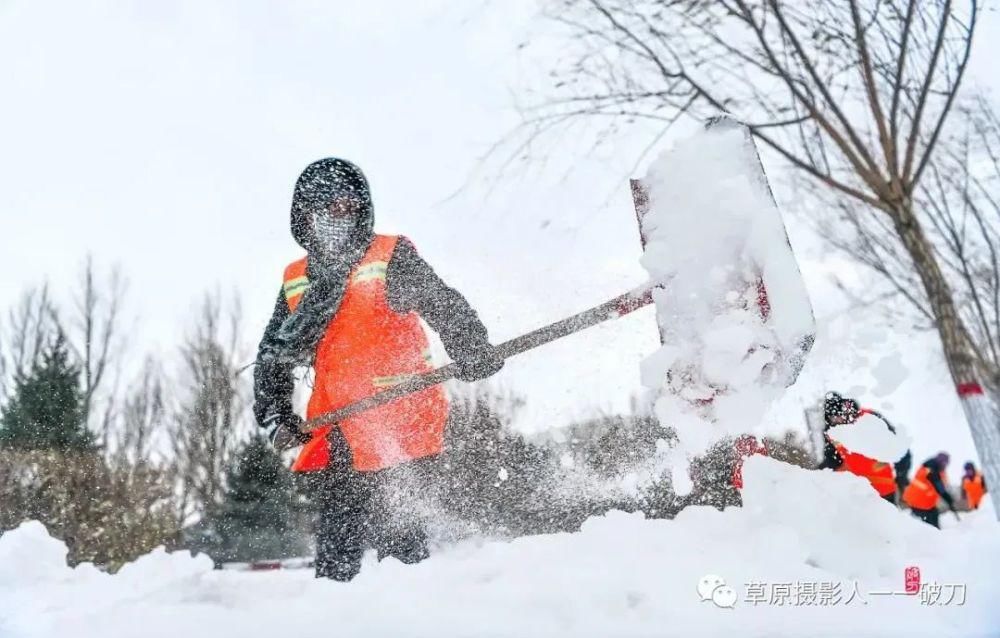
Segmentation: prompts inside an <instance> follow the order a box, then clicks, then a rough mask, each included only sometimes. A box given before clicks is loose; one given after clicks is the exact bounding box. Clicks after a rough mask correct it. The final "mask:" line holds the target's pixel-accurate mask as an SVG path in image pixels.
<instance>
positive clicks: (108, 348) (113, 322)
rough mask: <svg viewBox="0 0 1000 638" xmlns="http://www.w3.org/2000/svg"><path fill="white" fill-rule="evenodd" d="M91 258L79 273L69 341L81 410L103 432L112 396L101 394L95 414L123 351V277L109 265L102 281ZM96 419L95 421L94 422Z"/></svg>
mask: <svg viewBox="0 0 1000 638" xmlns="http://www.w3.org/2000/svg"><path fill="white" fill-rule="evenodd" d="M95 271H96V269H95V267H94V260H93V258H92V257H90V256H88V257H87V261H86V263H85V264H84V267H83V271H82V272H81V274H80V282H79V289H78V291H77V294H76V295H75V298H74V300H73V301H74V303H73V305H74V311H75V313H74V315H73V317H72V325H73V328H75V329H76V332H75V333H73V332H71V333H70V340H71V341H70V342H71V345H72V347H73V352H74V355H75V356H76V358H77V360H78V361H79V362H80V367H81V370H82V375H81V381H82V383H83V400H84V405H83V407H84V413H85V414H86V415H87V423H88V424H89V425H90V426H91V427H92V428H94V429H96V430H98V431H100V432H102V433H107V431H108V429H109V427H110V425H111V419H112V416H113V411H114V408H115V401H114V398H113V397H110V396H108V397H103V398H104V399H105V400H104V401H103V403H104V405H103V406H100V408H101V410H100V415H98V414H96V412H97V410H98V407H99V403H101V401H100V399H101V397H100V394H101V392H102V391H103V390H105V389H106V387H105V386H106V385H107V383H108V381H109V379H108V375H109V374H110V373H111V372H112V370H113V368H114V366H115V365H116V363H118V362H119V359H120V356H121V354H122V352H123V347H124V343H123V330H122V325H121V308H122V301H123V299H124V296H125V288H126V285H125V280H124V278H123V277H122V275H121V271H120V270H119V269H118V268H112V269H111V272H110V274H109V275H108V277H107V279H106V281H105V282H103V283H102V282H101V281H99V279H98V277H97V275H96V272H95ZM96 420H99V422H95V421H96Z"/></svg>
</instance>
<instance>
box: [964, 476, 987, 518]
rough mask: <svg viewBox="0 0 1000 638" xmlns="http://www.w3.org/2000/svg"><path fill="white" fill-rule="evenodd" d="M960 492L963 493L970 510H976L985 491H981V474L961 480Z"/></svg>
mask: <svg viewBox="0 0 1000 638" xmlns="http://www.w3.org/2000/svg"><path fill="white" fill-rule="evenodd" d="M962 491H963V492H965V500H966V501H968V502H969V508H970V509H978V508H979V502H980V501H982V500H983V494H985V493H986V490H985V489H983V475H982V473H981V472H976V475H975V476H973V477H972V478H971V479H970V478H963V479H962Z"/></svg>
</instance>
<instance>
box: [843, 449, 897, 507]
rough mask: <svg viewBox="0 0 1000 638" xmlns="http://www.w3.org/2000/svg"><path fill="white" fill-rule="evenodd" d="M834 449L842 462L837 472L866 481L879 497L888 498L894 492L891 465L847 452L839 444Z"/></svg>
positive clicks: (893, 477) (894, 475)
mask: <svg viewBox="0 0 1000 638" xmlns="http://www.w3.org/2000/svg"><path fill="white" fill-rule="evenodd" d="M835 447H836V448H837V453H838V454H840V458H842V459H843V460H844V462H843V464H842V465H841V466H840V467H838V468H837V471H838V472H850V473H852V474H857V475H858V476H860V477H862V478H866V479H868V482H869V483H871V484H872V487H874V488H875V491H876V492H878V493H879V496H888V495H889V494H892V493H893V492H895V491H896V473H895V472H894V471H893V469H892V466H891V465H889V464H888V463H883V462H881V461H876V460H875V459H872V458H868V457H867V456H865V455H863V454H858V453H857V452H849V451H848V450H847V448H845V447H844V446H843V445H841V444H839V443H837V444H836V446H835Z"/></svg>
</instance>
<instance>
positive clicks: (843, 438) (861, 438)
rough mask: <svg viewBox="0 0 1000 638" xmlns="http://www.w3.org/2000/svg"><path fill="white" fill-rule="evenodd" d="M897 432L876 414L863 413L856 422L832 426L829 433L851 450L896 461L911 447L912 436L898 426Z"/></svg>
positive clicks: (886, 460)
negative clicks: (892, 430) (891, 429)
mask: <svg viewBox="0 0 1000 638" xmlns="http://www.w3.org/2000/svg"><path fill="white" fill-rule="evenodd" d="M896 432H897V433H896V434H893V433H892V432H891V431H890V430H889V428H887V427H886V425H885V421H883V420H882V419H880V418H878V417H877V416H875V415H874V414H863V415H861V417H860V418H859V419H858V420H857V421H855V422H854V423H845V424H843V425H838V426H836V427H832V428H830V430H829V431H828V432H827V434H828V435H829V436H830V438H831V439H833V440H834V441H837V442H838V443H840V444H841V445H843V446H844V447H846V448H847V449H848V450H850V451H851V452H857V453H858V454H863V455H865V456H867V457H868V458H870V459H875V460H876V461H882V462H884V463H895V462H896V461H898V460H899V459H901V458H903V455H904V454H906V452H907V450H909V449H910V443H911V441H910V437H908V436H906V435H905V434H904V433H903V431H902V430H901V429H900V427H899V426H897V429H896Z"/></svg>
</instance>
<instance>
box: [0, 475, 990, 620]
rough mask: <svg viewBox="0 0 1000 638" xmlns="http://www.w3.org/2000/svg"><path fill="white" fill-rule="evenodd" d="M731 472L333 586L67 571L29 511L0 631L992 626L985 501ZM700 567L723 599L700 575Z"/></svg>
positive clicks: (193, 563)
mask: <svg viewBox="0 0 1000 638" xmlns="http://www.w3.org/2000/svg"><path fill="white" fill-rule="evenodd" d="M744 478H745V487H744V494H743V498H744V503H745V504H744V507H742V508H729V509H727V510H726V511H724V512H719V511H717V510H715V509H712V508H709V507H691V508H688V509H686V510H684V511H683V512H682V513H681V514H680V515H679V516H678V517H677V518H676V519H674V520H645V519H643V517H642V515H640V514H623V513H620V512H612V513H609V514H608V515H606V516H604V517H600V518H595V519H591V520H590V521H588V522H587V523H586V524H585V525H584V527H583V529H582V530H581V531H580V532H578V533H575V534H556V535H546V536H534V537H526V538H520V539H517V540H514V541H512V542H485V543H483V542H468V543H463V544H459V545H457V546H451V547H448V548H441V549H438V550H437V551H436V552H435V553H434V555H432V556H431V558H429V559H428V560H426V561H424V562H422V563H420V564H417V565H403V564H401V563H399V562H398V561H396V560H395V559H387V560H384V561H382V562H381V563H376V562H375V560H374V556H372V555H368V556H366V558H365V568H364V569H363V570H362V573H361V574H360V576H358V577H357V578H356V579H355V580H354V581H352V582H351V583H346V584H342V583H334V582H327V581H323V580H315V579H314V578H313V576H312V574H311V573H310V572H308V571H305V570H301V571H289V572H265V573H252V572H228V571H215V570H213V569H212V566H211V561H210V560H208V559H207V558H205V557H197V558H192V557H191V556H189V555H188V554H186V553H183V554H182V553H176V554H172V555H168V554H165V553H163V552H162V551H157V552H154V553H153V554H151V555H149V556H146V557H143V558H141V559H140V560H138V561H137V562H136V563H134V564H131V565H128V566H126V567H125V568H124V569H122V570H121V572H120V573H118V574H116V575H114V576H110V575H107V574H104V573H101V572H99V571H98V570H96V569H94V568H92V567H90V566H88V565H81V566H80V567H77V568H76V569H70V568H68V567H66V566H65V554H64V552H65V548H64V547H63V546H62V544H61V543H59V542H58V541H56V540H54V539H52V538H50V537H49V536H48V535H47V534H46V532H45V530H44V529H43V528H42V526H41V525H39V524H37V523H26V524H24V525H22V526H21V527H20V528H19V529H17V530H15V531H12V532H8V533H7V534H5V535H4V536H3V537H2V538H0V636H3V637H4V638H47V637H53V638H55V637H60V638H61V637H64V636H73V637H74V638H125V637H132V636H137V635H141V636H143V637H144V638H160V637H162V638H177V636H212V637H213V638H228V637H239V638H245V637H246V636H270V635H281V636H284V635H303V636H305V635H314V634H315V633H317V631H321V632H328V633H331V634H335V635H337V636H433V637H435V638H437V637H440V636H460V635H465V636H469V635H482V636H518V637H526V636H574V637H576V636H685V637H686V636H719V635H725V636H741V637H743V636H771V637H774V636H789V637H795V638H799V637H800V636H831V637H833V636H836V637H838V638H839V637H841V636H847V635H853V636H866V637H868V636H899V635H907V636H930V635H934V636H988V635H996V633H995V632H996V631H997V629H998V628H1000V609H998V608H997V606H996V601H997V600H1000V581H998V580H997V578H996V576H995V568H996V565H998V564H1000V525H998V524H997V523H996V522H995V521H994V520H993V518H994V516H993V513H992V511H989V506H988V505H987V506H985V507H984V509H983V510H981V511H978V512H975V513H974V514H971V515H969V516H968V517H966V520H965V521H963V524H962V525H961V526H956V527H954V528H951V529H946V530H944V531H937V530H934V529H932V528H930V527H929V526H927V525H924V524H923V523H920V522H919V521H916V520H914V519H912V518H911V517H909V516H907V515H905V514H904V513H901V512H899V511H898V510H897V509H896V508H895V507H893V506H892V505H890V504H888V503H886V502H884V501H882V500H881V499H880V498H879V497H878V495H877V494H875V492H874V491H872V489H871V487H870V486H869V485H868V483H867V481H865V480H864V479H861V478H858V477H856V476H853V475H850V474H846V473H834V472H815V471H809V470H803V469H799V468H796V467H792V466H789V465H785V464H782V463H780V462H778V461H775V460H773V459H768V458H764V457H753V458H751V459H748V460H747V462H746V465H745V468H744ZM961 548H975V549H974V551H962V549H961ZM914 567H915V568H917V569H919V572H920V573H919V583H917V584H916V586H915V588H914V585H913V583H914V582H915V581H914V580H913V578H912V576H913V574H914V571H913V570H912V569H910V571H909V574H910V576H911V578H910V580H909V583H910V585H909V587H910V588H911V589H910V591H913V592H915V593H912V594H910V595H906V594H905V592H906V588H907V586H908V585H907V582H908V581H907V573H908V572H907V570H908V569H909V568H914ZM711 576H718V577H719V578H721V579H722V581H724V583H725V587H728V588H730V589H731V590H732V592H733V593H732V595H730V594H729V591H728V590H725V589H721V585H720V586H718V587H714V586H713V587H712V588H711V589H712V591H707V590H706V587H704V586H699V585H700V584H701V583H702V581H703V579H705V578H706V577H711ZM713 582H714V581H713ZM699 590H705V591H701V593H699ZM716 590H717V591H716ZM703 598H704V600H703ZM730 604H731V605H732V608H728V606H729V605H730ZM991 631H992V632H993V633H992V634H991Z"/></svg>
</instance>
